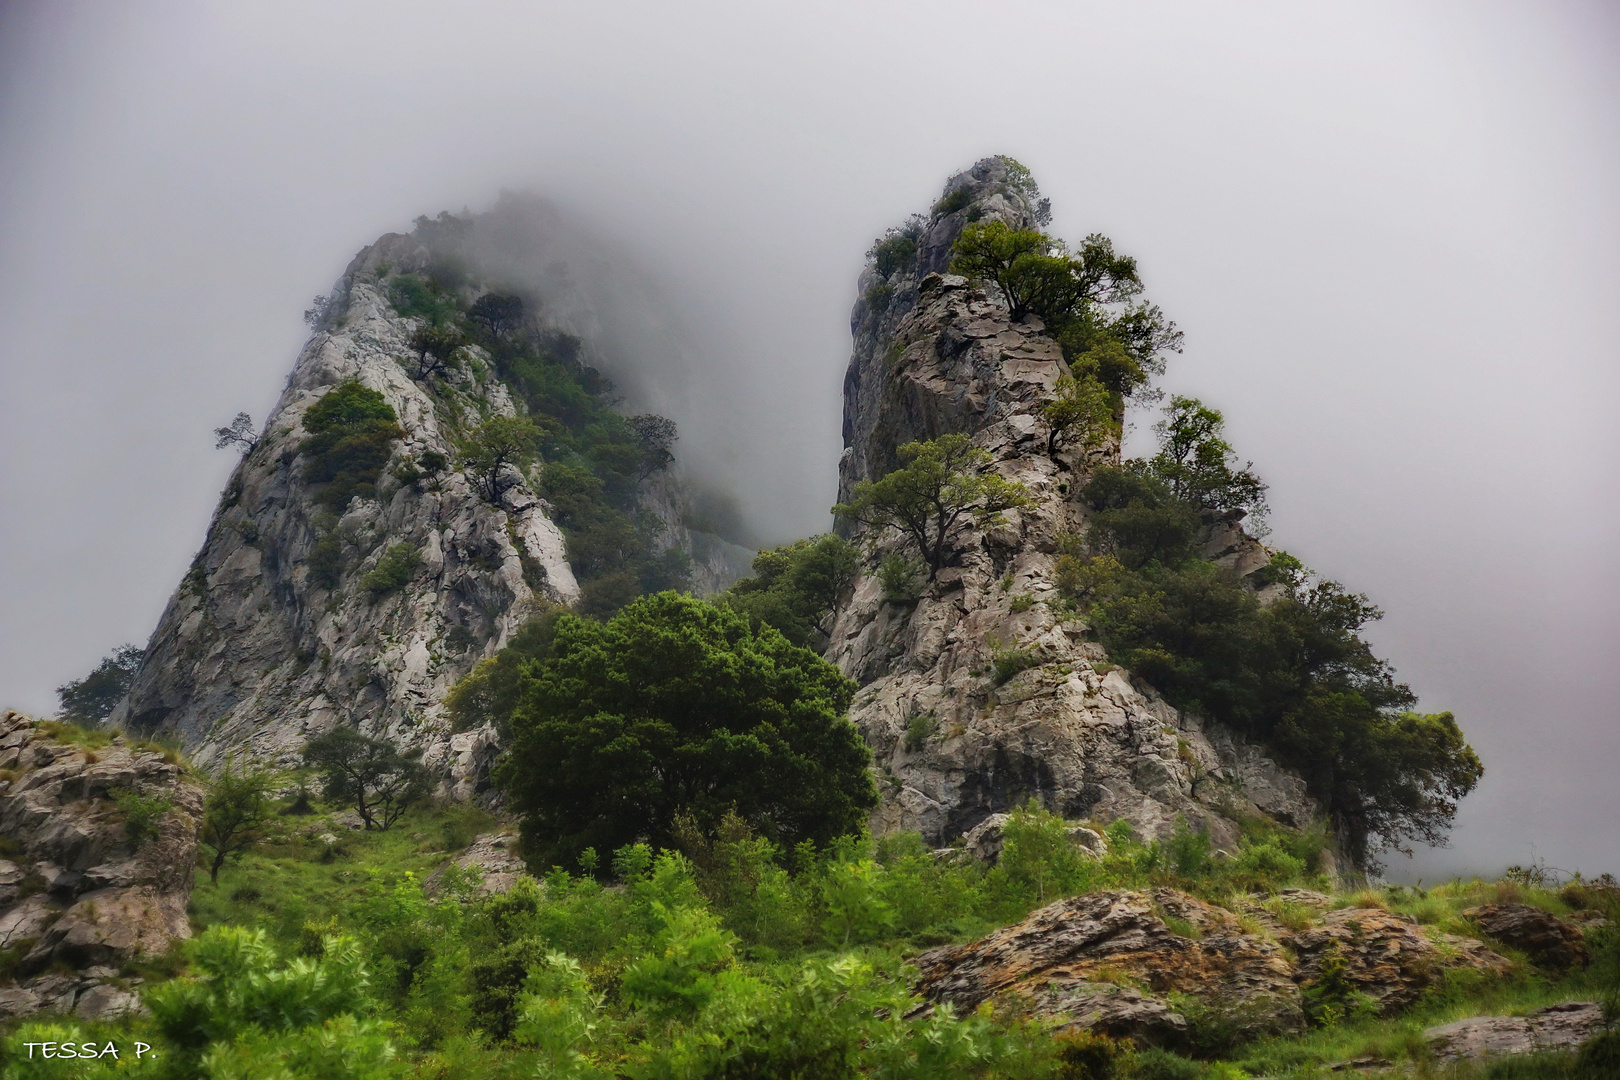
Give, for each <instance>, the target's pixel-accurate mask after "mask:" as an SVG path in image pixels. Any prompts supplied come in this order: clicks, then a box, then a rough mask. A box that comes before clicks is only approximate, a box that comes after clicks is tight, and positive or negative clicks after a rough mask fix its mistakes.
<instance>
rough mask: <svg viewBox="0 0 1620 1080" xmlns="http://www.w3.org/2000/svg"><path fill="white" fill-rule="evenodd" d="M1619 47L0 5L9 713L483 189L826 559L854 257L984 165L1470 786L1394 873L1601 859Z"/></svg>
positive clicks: (1617, 846) (888, 9)
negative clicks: (240, 418)
mask: <svg viewBox="0 0 1620 1080" xmlns="http://www.w3.org/2000/svg"><path fill="white" fill-rule="evenodd" d="M1617 58H1620V15H1617V11H1616V7H1615V5H1613V4H1612V3H1603V2H1591V3H1579V2H1574V0H1525V2H1489V0H1458V2H1454V3H1424V2H1412V0H1404V2H1400V3H1381V2H1378V0H1354V2H1342V3H1312V4H1300V3H1294V2H1276V3H1253V2H1250V3H1222V4H1214V3H1207V2H1200V3H1192V2H1185V3H1173V2H1164V3H1159V2H1145V3H1121V2H1119V0H1113V2H1110V3H1085V2H1073V0H1067V2H1055V3H1021V4H1020V3H1008V2H1003V3H999V4H986V3H972V4H968V3H949V2H939V0H933V2H928V3H874V2H871V0H864V2H857V3H800V4H793V5H789V4H779V3H762V2H759V0H751V2H738V3H732V4H717V3H685V4H669V3H614V2H595V3H590V4H563V3H533V2H525V3H519V2H510V3H493V2H468V0H461V2H457V3H454V4H451V3H434V4H429V3H409V2H400V0H393V2H389V3H374V4H362V3H342V2H333V0H322V2H320V3H299V2H292V0H276V2H275V3H240V2H237V3H217V4H205V3H179V2H175V3H143V4H138V5H137V4H127V5H125V4H103V3H93V4H92V3H77V2H73V0H50V2H38V3H20V4H19V3H15V2H12V3H5V4H3V5H0V705H14V706H17V707H22V708H26V709H29V710H34V711H47V710H50V709H52V708H54V705H55V700H54V694H53V691H52V688H53V687H54V686H56V685H57V684H58V683H60V682H62V681H64V680H66V679H69V678H72V677H76V676H78V675H81V674H83V673H84V672H85V671H87V670H88V669H89V668H90V667H91V666H92V665H93V664H94V663H95V662H96V660H97V659H98V658H99V657H101V656H102V655H103V654H105V653H106V652H107V651H108V650H109V649H111V648H112V647H113V646H115V645H118V644H120V643H122V642H125V641H135V642H139V643H144V642H145V640H146V637H147V635H148V634H149V633H150V631H151V629H152V627H153V626H154V624H155V623H156V620H157V617H158V615H159V613H160V612H161V610H162V607H163V604H164V602H165V600H166V599H167V597H168V595H169V593H170V592H171V590H172V589H173V588H174V586H175V584H176V583H177V582H178V581H179V579H180V576H181V574H182V573H183V572H184V570H185V567H186V565H187V563H188V561H189V560H190V558H191V556H192V553H193V552H194V551H195V550H196V548H197V547H198V545H199V544H200V543H201V541H202V538H203V534H204V530H205V528H206V525H207V521H208V517H209V515H210V513H211V511H212V509H213V506H214V503H215V500H216V498H217V495H218V491H219V489H220V487H221V485H222V484H223V482H224V479H225V477H226V475H227V473H228V471H229V468H230V465H231V461H230V460H229V457H228V455H227V454H226V453H223V452H219V453H216V452H215V451H214V449H213V446H212V438H211V436H210V429H211V428H213V427H214V426H216V425H218V424H222V423H224V422H226V421H227V420H229V418H230V417H231V416H232V415H233V414H234V413H235V412H237V411H238V410H241V409H245V410H247V411H249V412H251V413H252V414H253V416H254V418H255V420H262V419H263V417H264V414H265V412H266V411H267V409H268V408H269V407H270V406H271V404H272V403H273V402H274V401H275V398H276V396H277V394H278V392H279V390H280V388H281V386H282V385H283V381H284V378H285V375H286V372H287V370H288V369H289V367H290V365H291V363H292V361H293V358H294V356H295V355H296V352H297V350H298V347H299V345H300V344H301V342H302V341H303V338H304V334H305V327H304V326H303V323H302V322H301V320H300V314H301V312H302V311H303V309H304V308H305V307H306V306H307V303H308V300H309V298H310V297H311V296H313V295H314V294H316V293H318V292H324V291H325V290H326V289H328V288H329V287H330V286H331V283H332V281H333V280H334V279H335V278H336V277H337V275H338V274H339V273H340V272H341V271H342V269H343V267H344V265H345V264H346V262H347V261H348V259H349V258H350V257H351V256H352V255H353V253H354V252H355V251H356V250H358V249H359V248H360V247H362V246H363V245H365V244H366V243H368V242H370V241H371V240H372V239H374V238H375V237H376V236H377V235H379V234H381V233H383V232H387V231H391V230H404V229H408V228H409V223H410V221H411V219H412V218H414V217H415V216H416V215H418V214H421V213H433V212H436V211H438V210H441V209H446V208H448V209H452V210H459V209H461V208H463V207H470V208H473V209H480V208H483V207H487V206H488V205H490V204H491V203H492V202H493V201H494V199H495V197H496V196H497V195H498V194H499V192H500V191H501V190H503V189H515V190H525V191H534V192H538V193H541V194H544V195H546V196H548V197H549V198H551V199H553V200H554V201H555V202H556V203H558V204H559V205H560V206H561V207H562V208H563V209H564V211H565V212H566V213H568V214H570V215H577V216H578V218H579V220H580V221H581V222H582V223H584V224H587V225H589V226H590V227H591V228H594V229H598V230H602V231H605V232H606V233H608V234H611V235H613V236H615V237H616V238H617V240H618V241H619V242H620V244H619V247H618V248H617V249H616V250H618V251H625V252H630V253H632V257H633V258H634V260H635V262H636V263H637V265H638V266H639V268H640V269H641V270H642V271H645V272H646V273H648V274H650V275H652V276H653V277H654V278H658V279H661V280H662V281H663V283H664V285H663V287H664V288H665V289H666V292H667V294H668V295H669V296H670V297H672V298H673V300H674V301H675V307H676V309H677V310H678V311H679V312H680V318H681V319H682V321H683V323H684V325H685V328H686V331H687V332H688V333H689V335H690V336H689V340H688V345H689V346H691V347H696V348H698V349H699V350H700V351H706V352H708V353H711V354H712V356H713V365H714V370H715V371H716V372H720V373H722V376H716V377H714V378H713V379H712V382H713V384H714V386H715V387H716V390H715V394H716V395H729V396H725V397H724V398H723V400H724V401H725V402H726V404H727V407H728V408H730V409H733V410H735V412H736V415H738V416H739V417H744V416H746V417H749V418H751V419H749V420H747V421H742V420H739V423H738V425H737V431H738V432H739V433H741V435H742V436H746V437H740V438H739V439H738V440H737V443H736V444H735V445H733V444H731V443H727V442H722V441H719V440H718V439H717V437H716V436H715V435H714V434H712V433H708V432H706V433H705V434H704V435H703V437H702V440H701V445H695V444H689V450H690V452H691V453H692V454H694V455H700V456H706V457H707V458H708V459H709V460H713V461H719V462H729V465H727V468H729V469H730V473H731V476H732V478H733V479H734V481H735V482H736V483H737V486H738V487H739V489H740V490H741V493H742V494H743V495H744V496H745V497H747V499H748V500H749V503H750V507H751V509H752V510H753V512H754V515H755V523H756V526H757V527H758V528H759V529H760V530H762V531H763V532H764V534H765V535H766V536H768V537H769V538H771V539H774V540H780V539H786V538H789V537H792V536H795V535H802V534H805V533H809V532H814V531H818V530H820V529H822V528H824V527H825V524H826V521H827V518H826V510H827V507H828V506H829V505H830V504H831V502H832V499H833V495H834V490H835V475H834V472H835V462H836V460H837V456H838V451H839V448H840V440H839V416H840V410H841V402H840V397H839V387H840V381H841V378H842V374H843V369H844V365H845V363H846V361H847V359H848V354H849V329H848V312H849V308H850V305H851V303H852V301H853V299H854V279H855V275H856V274H857V272H858V271H859V269H860V266H861V263H862V253H863V252H864V251H865V249H866V248H867V246H868V245H869V244H870V243H871V240H872V238H873V237H874V236H876V235H878V234H879V233H880V232H881V231H882V229H883V228H884V227H885V226H887V225H889V224H893V223H896V222H898V221H900V220H901V219H903V218H904V217H905V216H906V215H907V214H908V213H911V212H913V211H917V210H921V209H924V208H925V207H926V205H927V204H928V203H929V201H930V200H931V199H933V198H934V197H936V196H937V194H938V191H939V187H940V184H941V183H942V181H943V180H944V179H945V177H946V176H947V175H948V174H950V173H952V172H955V171H957V170H959V169H961V168H963V167H965V166H967V165H968V164H970V163H971V162H973V161H974V160H975V159H977V158H979V157H982V156H984V155H986V154H993V153H1006V154H1010V155H1013V156H1015V157H1017V158H1019V159H1020V160H1022V161H1023V162H1024V163H1025V164H1027V165H1029V166H1030V167H1031V168H1032V169H1033V170H1034V173H1035V175H1036V177H1037V179H1038V180H1039V182H1040V183H1041V185H1042V186H1043V188H1044V189H1045V191H1046V193H1047V194H1048V195H1050V196H1051V197H1052V201H1053V208H1054V214H1055V218H1054V222H1053V226H1054V229H1055V231H1057V232H1059V233H1060V234H1062V235H1065V236H1067V237H1069V238H1071V239H1075V238H1078V237H1080V236H1082V235H1084V234H1086V233H1089V232H1093V231H1100V232H1104V233H1106V234H1108V235H1109V236H1111V237H1112V238H1113V239H1114V240H1115V242H1116V243H1117V244H1118V246H1119V247H1120V248H1122V249H1123V250H1125V251H1127V252H1130V253H1133V254H1135V255H1137V256H1138V258H1139V259H1140V263H1141V267H1142V270H1143V274H1144V278H1145V280H1146V282H1147V284H1148V287H1149V294H1150V296H1151V297H1152V298H1153V299H1155V300H1157V301H1158V302H1159V303H1161V304H1162V305H1163V306H1164V308H1165V310H1166V311H1167V312H1168V313H1169V314H1170V315H1171V316H1172V317H1173V318H1175V319H1176V320H1177V321H1178V322H1179V323H1180V325H1181V326H1182V328H1183V329H1184V330H1185V331H1186V333H1187V346H1188V347H1187V351H1186V353H1185V355H1184V356H1182V357H1179V358H1175V359H1174V361H1173V365H1172V368H1171V371H1170V373H1169V375H1168V377H1167V379H1166V384H1165V385H1166V387H1167V388H1168V389H1171V390H1174V391H1179V392H1188V393H1195V394H1197V395H1199V396H1202V397H1203V398H1205V399H1206V400H1207V401H1209V402H1210V403H1212V404H1215V405H1217V406H1219V407H1220V408H1222V409H1224V410H1225V411H1226V414H1227V416H1228V419H1229V425H1230V434H1231V436H1232V438H1233V440H1234V442H1235V443H1236V444H1237V445H1238V447H1239V449H1240V451H1241V452H1242V454H1243V456H1244V457H1246V458H1249V457H1252V458H1253V459H1254V461H1255V463H1256V466H1257V468H1258V469H1259V471H1260V472H1261V473H1262V474H1263V475H1264V476H1265V477H1266V478H1267V479H1269V480H1270V482H1271V484H1272V495H1271V501H1272V504H1273V507H1274V509H1275V513H1274V516H1273V526H1274V530H1275V531H1274V533H1273V535H1272V537H1271V538H1270V540H1271V542H1273V543H1276V544H1280V545H1282V546H1284V547H1287V548H1288V549H1289V550H1291V551H1292V552H1294V553H1295V554H1297V555H1299V556H1300V557H1301V558H1303V559H1304V560H1305V561H1306V562H1307V563H1308V564H1310V565H1311V566H1313V567H1315V568H1317V569H1319V570H1320V571H1322V572H1323V573H1326V574H1328V575H1330V576H1333V577H1336V578H1339V579H1341V580H1343V581H1345V582H1346V583H1347V584H1350V585H1352V586H1353V587H1355V588H1358V589H1361V590H1364V591H1366V592H1367V593H1369V594H1370V595H1371V596H1372V597H1373V599H1374V600H1376V601H1377V602H1378V603H1380V604H1381V605H1383V607H1384V608H1385V609H1386V610H1387V612H1388V617H1387V618H1386V619H1385V621H1384V622H1383V623H1382V624H1380V626H1379V627H1378V628H1377V629H1376V630H1375V631H1374V635H1373V636H1374V638H1375V640H1376V643H1377V644H1378V646H1379V647H1380V648H1381V649H1382V650H1383V651H1384V652H1385V653H1386V654H1387V655H1388V656H1389V657H1390V658H1391V659H1392V660H1393V661H1394V662H1395V664H1396V665H1397V667H1398V669H1399V671H1400V674H1401V676H1402V677H1403V678H1404V679H1406V680H1407V681H1409V682H1410V683H1411V684H1412V685H1413V687H1414V688H1415V689H1416V690H1417V691H1418V692H1419V694H1420V695H1421V698H1422V705H1423V707H1424V708H1426V709H1429V710H1439V709H1451V710H1454V711H1455V712H1456V713H1457V715H1458V717H1459V719H1460V720H1461V722H1462V724H1463V726H1464V729H1465V731H1466V732H1467V733H1468V735H1469V736H1470V738H1471V740H1472V741H1473V743H1474V745H1475V746H1476V747H1477V748H1478V750H1479V751H1480V753H1481V755H1482V756H1483V757H1484V759H1485V762H1486V766H1487V770H1488V771H1487V774H1486V778H1485V780H1484V782H1483V783H1482V784H1481V786H1480V788H1479V790H1478V792H1477V793H1476V794H1475V795H1473V796H1471V797H1470V798H1469V799H1468V800H1467V801H1466V802H1465V804H1464V808H1463V811H1462V814H1461V816H1460V820H1459V828H1458V829H1457V832H1456V838H1455V845H1454V847H1453V848H1452V849H1450V850H1449V851H1443V852H1420V853H1419V856H1418V858H1417V860H1416V861H1415V862H1412V863H1404V861H1403V862H1401V863H1397V865H1396V866H1395V867H1394V868H1393V869H1394V870H1395V872H1396V873H1398V874H1400V875H1401V876H1403V877H1409V878H1415V877H1419V876H1424V877H1427V878H1428V879H1429V880H1434V879H1436V878H1437V877H1439V876H1442V875H1444V874H1447V873H1450V872H1454V871H1465V870H1466V871H1474V870H1478V871H1484V872H1495V871H1497V870H1499V869H1500V868H1501V867H1502V866H1503V865H1504V864H1506V863H1509V862H1527V861H1530V860H1532V859H1537V858H1541V859H1545V860H1546V861H1547V862H1548V863H1549V864H1550V865H1554V866H1558V867H1561V868H1564V869H1566V870H1574V869H1581V870H1584V871H1586V872H1587V873H1595V872H1598V871H1601V870H1612V871H1616V872H1620V605H1617V603H1616V600H1617V597H1620V542H1617V541H1620V511H1617V508H1616V496H1617V495H1620V468H1617V466H1616V458H1617V451H1620V436H1617V425H1616V423H1615V419H1614V417H1615V414H1616V406H1617V396H1620V376H1617V370H1620V366H1617V365H1616V363H1615V361H1616V354H1617V352H1620V345H1617V342H1620V59H1617ZM616 257H617V256H616ZM693 343H695V345H693ZM649 360H656V358H649ZM689 396H690V395H689ZM700 396H704V397H709V396H713V395H710V394H709V392H708V390H707V388H706V387H704V388H703V393H702V395H700ZM761 418H764V419H763V420H761ZM1150 423H1151V418H1145V419H1144V420H1143V421H1141V422H1140V423H1139V427H1140V429H1141V430H1142V431H1144V432H1145V429H1146V428H1147V426H1148V425H1149V424H1150ZM761 433H766V434H767V435H768V437H767V438H764V439H761V438H760V434H761ZM693 437H694V438H696V437H697V436H695V435H694V436H693Z"/></svg>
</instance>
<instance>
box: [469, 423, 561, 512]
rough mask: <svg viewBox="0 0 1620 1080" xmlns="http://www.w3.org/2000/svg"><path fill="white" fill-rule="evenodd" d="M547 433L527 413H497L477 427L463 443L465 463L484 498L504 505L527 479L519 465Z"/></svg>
mask: <svg viewBox="0 0 1620 1080" xmlns="http://www.w3.org/2000/svg"><path fill="white" fill-rule="evenodd" d="M544 434H545V432H544V431H543V429H542V428H541V427H540V425H538V424H536V423H535V422H534V421H533V420H530V419H529V418H527V417H524V416H496V417H492V418H491V419H489V420H485V421H484V422H483V423H482V424H479V425H478V427H476V428H474V429H473V433H472V435H471V436H469V437H468V438H467V440H466V441H465V442H464V443H463V444H462V446H461V465H462V467H463V468H465V469H466V470H467V474H468V475H469V476H470V477H471V478H472V481H473V484H474V486H475V487H477V488H478V493H479V494H480V495H482V496H483V497H484V501H486V502H488V503H489V504H490V505H491V506H500V505H501V502H502V500H503V499H504V498H505V497H506V493H507V492H508V491H510V490H511V489H512V488H514V487H516V486H517V485H519V484H520V483H522V482H523V478H522V476H521V475H519V473H518V471H517V468H516V466H518V465H519V464H521V463H522V462H524V461H526V460H527V459H528V457H529V455H530V454H532V453H534V451H535V450H536V449H537V448H538V447H539V445H540V440H541V439H542V438H543V437H544Z"/></svg>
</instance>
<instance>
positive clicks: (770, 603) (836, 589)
mask: <svg viewBox="0 0 1620 1080" xmlns="http://www.w3.org/2000/svg"><path fill="white" fill-rule="evenodd" d="M753 569H754V576H753V577H746V578H743V579H741V580H740V581H737V582H735V583H734V584H733V585H732V586H731V587H730V588H729V589H727V590H726V592H725V593H724V594H723V595H722V597H721V601H722V602H723V603H724V604H726V605H727V606H728V607H731V608H733V609H735V610H737V611H740V612H742V613H743V614H745V615H747V616H748V617H749V618H750V619H751V620H753V621H754V622H755V623H756V624H757V623H767V624H769V625H770V626H773V627H775V628H776V629H777V630H779V631H781V633H782V636H783V637H785V638H787V639H788V640H789V641H790V642H792V643H793V644H795V645H805V646H811V647H816V646H819V645H821V644H822V643H824V642H825V641H826V640H827V634H828V632H829V631H830V630H831V629H832V627H831V625H830V623H829V618H830V616H831V615H832V613H833V609H834V607H835V606H836V604H837V603H838V600H839V598H840V597H842V596H843V594H844V593H845V592H846V591H847V590H848V589H849V588H850V586H851V585H853V584H854V583H855V572H856V552H855V548H854V546H853V545H852V544H850V543H849V541H847V540H844V539H842V538H841V537H837V536H832V535H825V536H813V537H810V538H809V539H806V540H796V541H794V542H793V543H791V544H784V545H783V546H781V547H776V548H771V549H769V550H766V551H761V552H760V553H759V554H758V555H756V556H754V564H753Z"/></svg>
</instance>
